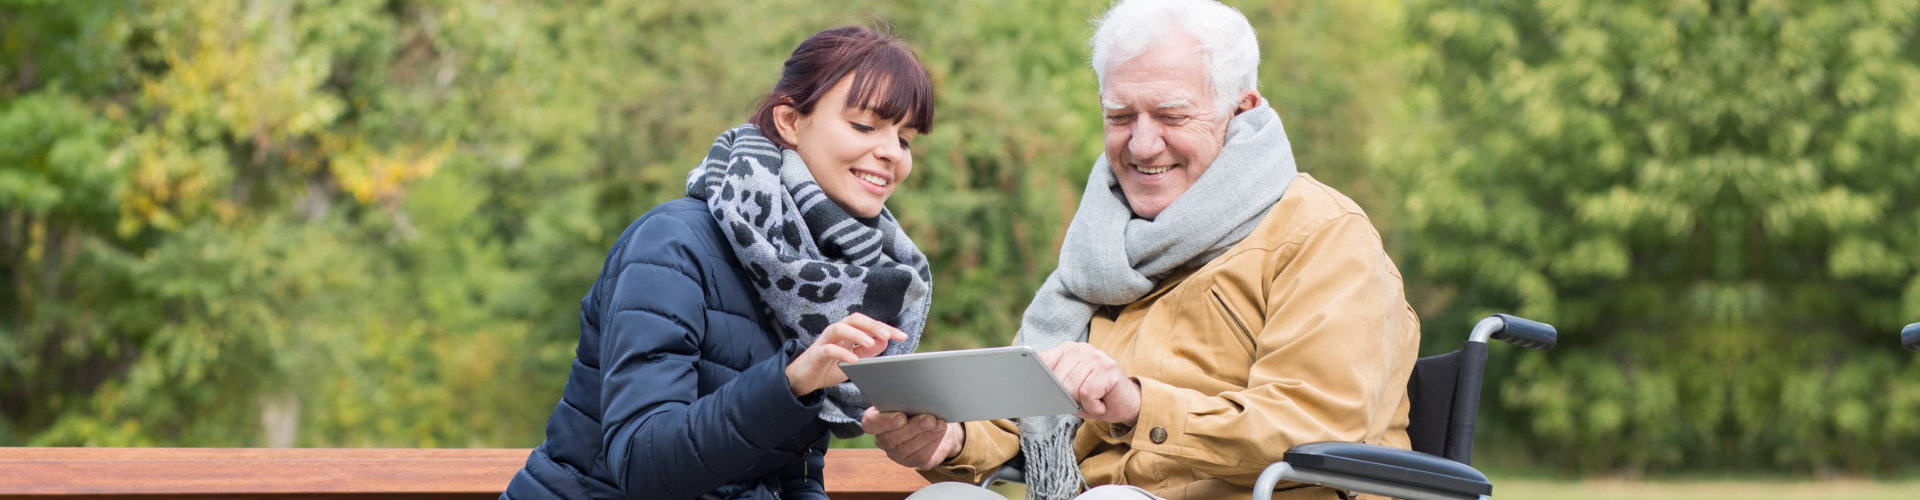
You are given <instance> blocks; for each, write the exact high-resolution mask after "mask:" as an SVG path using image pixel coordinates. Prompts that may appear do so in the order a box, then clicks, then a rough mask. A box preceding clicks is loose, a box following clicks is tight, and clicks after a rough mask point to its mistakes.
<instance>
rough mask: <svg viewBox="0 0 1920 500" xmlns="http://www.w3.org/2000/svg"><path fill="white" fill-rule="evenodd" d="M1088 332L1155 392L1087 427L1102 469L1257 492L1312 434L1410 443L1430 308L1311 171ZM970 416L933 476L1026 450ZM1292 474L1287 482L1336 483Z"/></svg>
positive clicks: (1119, 479) (1084, 435) (954, 477)
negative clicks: (1237, 235)
mask: <svg viewBox="0 0 1920 500" xmlns="http://www.w3.org/2000/svg"><path fill="white" fill-rule="evenodd" d="M1116 309H1117V310H1116ZM1088 341H1089V343H1091V344H1093V346H1094V347H1097V348H1099V349H1100V350H1101V351H1103V352H1105V353H1107V354H1108V355H1110V356H1113V358H1114V359H1115V360H1116V361H1118V362H1119V363H1120V366H1121V368H1122V369H1124V370H1126V372H1127V373H1128V374H1129V375H1131V376H1133V377H1134V378H1135V379H1137V380H1139V382H1140V388H1141V390H1142V392H1143V394H1142V403H1141V409H1140V420H1139V422H1138V424H1137V425H1136V426H1135V427H1134V428H1133V429H1125V428H1122V427H1123V426H1119V425H1109V424H1107V423H1105V422H1095V421H1089V422H1087V423H1086V424H1085V425H1082V426H1081V427H1080V432H1079V434H1078V435H1077V436H1075V440H1074V451H1076V452H1077V453H1078V456H1080V457H1083V458H1082V459H1081V461H1080V470H1081V472H1082V473H1083V474H1084V475H1085V476H1086V480H1087V483H1088V484H1091V485H1095V486H1098V485H1102V484H1130V485H1134V486H1139V487H1141V488H1145V489H1147V490H1149V491H1152V492H1153V493H1154V494H1156V495H1159V496H1161V497H1165V498H1168V499H1172V500H1182V499H1208V500H1211V499H1222V498H1229V499H1231V498H1249V497H1250V496H1251V495H1252V491H1251V490H1252V488H1253V482H1254V479H1255V478H1257V477H1259V475H1260V471H1261V469H1263V468H1265V467H1266V466H1267V465H1268V464H1270V463H1272V462H1274V461H1277V460H1280V458H1281V455H1282V454H1283V453H1285V452H1286V450H1287V448H1289V447H1292V446H1293V445H1296V444H1301V443H1311V442H1316V441H1359V442H1367V443H1375V444H1385V445H1389V446H1397V447H1401V448H1406V447H1408V446H1409V441H1408V440H1407V432H1406V429H1407V405H1408V401H1407V377H1408V376H1409V375H1410V374H1411V372H1412V370H1413V362H1414V359H1415V357H1416V356H1417V353H1418V350H1419V344H1420V325H1419V318H1418V317H1416V316H1415V315H1414V313H1413V309H1412V308H1411V307H1409V306H1408V305H1407V300H1406V295H1405V291H1404V289H1403V287H1402V285H1401V281H1400V271H1399V269H1397V268H1395V267H1394V265H1393V262H1392V260H1390V259H1389V258H1388V257H1387V254H1386V251H1385V250H1384V249H1383V248H1382V247H1381V243H1380V234H1379V232H1377V231H1375V230H1374V228H1373V225H1372V223H1371V222H1370V221H1369V220H1368V219H1367V215H1366V213H1365V212H1363V211H1361V210H1360V207H1359V206H1358V205H1355V204H1354V203H1353V200H1350V199H1348V198H1347V197H1346V196H1343V195H1341V194H1340V193H1339V192H1337V191H1334V190H1333V188H1330V187H1327V186H1326V185H1325V184H1321V183H1320V182H1319V181H1316V180H1314V179H1313V177H1311V176H1308V175H1306V174H1301V175H1300V176H1299V177H1298V178H1297V179H1295V180H1294V182H1293V184H1292V185H1291V186H1290V187H1288V188H1287V192H1286V195H1285V196H1283V197H1281V199H1280V202H1279V203H1278V204H1276V205H1274V208H1273V210H1272V211H1271V212H1269V213H1268V214H1267V217H1266V219H1265V220H1263V221H1261V222H1260V225H1259V227H1258V228H1256V229H1255V230H1254V231H1253V233H1252V234H1250V235H1248V236H1247V238H1246V239H1244V240H1242V241H1241V242H1240V243H1239V244H1238V245H1235V246H1234V247H1233V248H1232V249H1229V250H1228V251H1227V253H1225V254H1223V255H1221V256H1220V257H1219V258H1216V259H1214V260H1213V261H1212V262H1208V263H1207V264H1206V265H1205V266H1202V267H1200V268H1199V269H1197V270H1193V271H1191V272H1189V273H1185V274H1184V275H1175V276H1172V277H1169V278H1167V279H1166V280H1164V281H1162V282H1161V283H1160V284H1159V286H1158V288H1157V289H1155V290H1154V291H1153V292H1151V293H1149V294H1147V296H1146V297H1143V298H1141V299H1140V300H1138V301H1135V302H1134V303H1132V304H1129V305H1127V306H1125V307H1120V308H1112V307H1109V308H1104V309H1101V310H1100V311H1099V312H1097V313H1096V314H1095V315H1094V317H1093V322H1092V325H1091V329H1090V331H1089V339H1088ZM965 429H966V441H965V444H964V445H963V446H962V448H961V451H960V454H959V456H956V457H954V459H953V460H950V461H948V462H947V463H945V464H942V466H940V467H938V468H935V469H934V470H932V471H928V472H925V473H923V474H924V475H925V476H927V478H928V479H929V480H933V481H970V482H976V481H978V480H979V479H980V478H982V477H984V476H983V474H988V473H992V472H993V470H994V469H995V468H996V467H998V466H999V464H1001V463H1004V462H1006V461H1007V460H1008V459H1009V458H1011V457H1012V456H1013V455H1014V453H1016V452H1017V451H1019V447H1020V445H1019V438H1018V436H1017V434H1016V433H1017V432H1018V431H1017V429H1016V428H1015V427H1014V426H1013V424H1012V423H1011V422H1007V421H994V422H970V423H967V424H965ZM1280 489H1282V490H1284V491H1281V492H1280V493H1278V494H1276V495H1274V497H1275V498H1327V499H1331V498H1336V495H1335V493H1334V492H1333V491H1332V490H1330V489H1327V488H1317V487H1315V488H1306V487H1302V485H1300V484H1298V483H1292V484H1288V483H1282V484H1281V486H1280Z"/></svg>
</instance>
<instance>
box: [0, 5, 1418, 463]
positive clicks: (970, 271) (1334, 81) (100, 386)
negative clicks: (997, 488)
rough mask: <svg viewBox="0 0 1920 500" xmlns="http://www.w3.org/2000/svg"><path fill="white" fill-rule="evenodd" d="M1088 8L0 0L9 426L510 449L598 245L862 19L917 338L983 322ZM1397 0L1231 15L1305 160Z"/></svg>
mask: <svg viewBox="0 0 1920 500" xmlns="http://www.w3.org/2000/svg"><path fill="white" fill-rule="evenodd" d="M1105 3H1106V2H1104V1H1101V0H1081V1H1071V2H986V1H976V2H944V1H899V2H880V1H873V2H855V3H853V4H849V5H838V6H835V7H834V8H822V6H821V5H820V4H817V3H813V2H801V1H795V0H773V1H766V2H755V3H753V4H752V5H751V6H750V7H746V6H742V5H733V4H732V3H731V2H711V1H684V0H666V1H660V0H634V1H612V2H601V3H594V4H580V3H571V2H569V3H562V4H558V5H535V4H529V3H526V2H507V1H482V2H448V3H415V2H384V1H346V2H333V1H268V2H236V1H225V0H217V1H208V2H150V3H110V2H19V1H9V2H0V28H4V29H0V33H3V34H0V135H4V136H5V137H7V138H8V140H7V141H4V143H0V262H4V264H3V265H4V266H5V267H4V268H0V273H3V274H4V275H5V278H6V281H7V282H8V283H9V285H10V286H9V287H8V288H7V289H6V291H5V292H4V293H5V294H6V295H5V298H6V300H5V301H4V303H0V316H4V317H5V318H7V319H6V320H4V321H0V381H5V383H4V384H0V444H7V443H11V444H36V445H74V444H89V445H194V446H210V445H228V446H232V445H263V444H281V445H285V444H293V445H303V446H531V445H533V444H535V443H537V442H538V440H539V439H540V437H541V432H542V429H543V422H544V419H545V418H546V416H547V414H548V412H549V411H550V410H551V405H552V402H553V400H554V398H557V397H558V391H559V389H560V387H561V385H562V383H563V382H564V380H565V376H566V370H567V366H568V362H569V361H570V359H571V356H572V348H573V345H574V342H575V341H576V340H577V338H578V335H579V330H578V328H579V326H578V307H579V306H578V298H579V297H581V296H582V295H584V293H585V292H586V289H587V287H588V286H589V285H590V284H591V283H592V279H593V277H594V275H595V274H596V273H597V272H598V271H599V265H600V263H601V262H602V260H603V259H604V256H605V252H606V250H607V248H608V246H609V245H611V243H612V240H613V239H614V238H615V237H616V236H617V235H618V234H619V232H620V231H621V229H623V228H624V227H625V226H626V224H627V223H629V222H631V221H632V220H633V219H634V218H635V217H637V216H639V215H640V214H641V213H644V212H645V211H646V210H647V209H649V208H651V207H652V206H654V205H656V204H659V203H661V202H665V201H667V200H670V199H673V198H676V197H678V196H680V195H681V193H682V191H683V183H684V180H685V176H686V172H687V171H688V170H689V169H690V168H692V167H693V166H694V165H695V164H696V162H697V161H698V160H699V159H700V157H701V155H703V154H704V153H705V151H706V147H707V145H708V144H710V143H711V141H712V140H713V137H714V136H715V135H717V134H718V133H719V132H721V131H723V130H725V129H726V128H729V127H731V126H733V125H736V124H738V123H741V122H743V121H744V120H745V118H746V115H747V113H748V112H749V111H750V110H751V109H752V107H753V105H754V104H755V101H756V99H758V98H759V97H760V96H761V94H762V93H763V92H765V91H766V90H767V88H769V87H770V86H771V85H772V83H773V80H774V79H775V78H776V77H777V75H778V71H779V65H780V63H781V61H783V60H784V59H785V58H786V57H787V55H788V53H789V52H791V50H792V49H793V46H794V45H795V44H797V43H798V42H799V41H800V40H801V39H803V38H805V37H806V36H807V35H810V34H812V33H813V32H815V31H818V30H821V29H825V28H828V27H832V26H835V25H840V24H847V23H855V22H868V21H870V20H873V19H876V18H877V19H883V20H885V21H887V22H889V23H891V24H892V25H893V26H894V29H895V31H896V32H898V33H899V34H900V35H902V36H903V37H905V38H906V39H908V40H909V41H910V42H912V43H914V44H915V46H916V47H918V49H919V52H920V54H921V56H922V58H923V59H924V61H925V62H926V64H927V65H928V66H929V68H930V69H931V71H932V72H933V76H934V79H935V81H936V98H937V99H938V112H937V118H938V121H937V123H936V126H935V129H934V130H935V131H934V133H933V134H931V135H929V136H926V137H924V138H922V139H921V140H919V141H916V142H915V153H916V157H917V160H918V161H917V167H918V168H916V169H915V175H914V176H913V177H911V178H909V179H908V180H907V183H906V186H905V188H904V189H903V191H902V192H901V193H900V194H899V195H898V196H896V197H895V199H894V200H893V202H892V204H891V205H892V207H893V209H894V210H895V212H896V213H897V214H898V215H899V217H900V218H901V220H902V222H903V224H904V225H905V226H906V228H907V230H908V232H909V234H911V235H913V237H914V238H915V240H916V241H917V242H918V243H919V244H920V245H921V246H922V248H923V249H925V250H927V251H928V253H929V254H930V256H931V258H932V259H933V266H934V270H935V283H936V284H937V285H936V294H935V295H936V297H937V298H938V300H936V301H935V306H934V311H933V315H934V318H933V321H932V324H931V326H930V328H929V330H928V333H927V336H926V340H925V345H926V346H927V348H928V349H949V348H957V347H973V346H981V345H998V344H1004V343H1006V342H1008V341H1009V340H1010V339H1011V337H1012V335H1013V332H1014V331H1015V329H1016V328H1017V325H1018V322H1019V317H1020V314H1021V312H1022V311H1023V310H1024V309H1025V307H1026V302H1027V300H1028V299H1029V298H1030V297H1031V295H1032V293H1033V290H1034V288H1036V287H1038V286H1039V284H1040V281H1041V280H1042V278H1044V277H1045V276H1046V274H1047V273H1048V272H1050V271H1051V270H1052V268H1053V265H1054V262H1053V259H1054V255H1055V252H1056V247H1057V245H1058V241H1059V239H1060V235H1061V233H1062V231H1063V230H1064V226H1065V224H1066V221H1067V219H1068V218H1069V217H1070V216H1071V214H1072V211H1073V208H1074V205H1075V203H1076V202H1077V200H1078V197H1079V195H1080V192H1081V189H1082V183H1083V181H1084V179H1085V178H1086V175H1087V169H1088V168H1089V167H1090V166H1091V164H1092V161H1093V158H1094V157H1095V156H1096V155H1097V154H1099V147H1100V146H1099V144H1100V143H1099V135H1100V121H1099V111H1098V110H1097V104H1096V99H1095V98H1094V95H1095V91H1096V89H1095V88H1094V83H1093V79H1092V72H1091V71H1089V70H1088V68H1086V63H1085V61H1086V40H1087V38H1088V37H1089V36H1090V35H1091V27H1090V25H1089V24H1088V19H1089V18H1091V17H1093V16H1096V15H1098V14H1099V13H1100V12H1101V10H1102V9H1103V8H1104V7H1105ZM1392 5H1393V4H1392V3H1390V2H1368V3H1356V2H1315V3H1310V4H1290V5H1285V6H1279V7H1275V8H1272V9H1268V8H1250V9H1249V11H1248V13H1249V15H1250V16H1251V17H1252V18H1253V19H1254V21H1255V23H1256V24H1258V25H1259V26H1260V28H1261V30H1262V31H1263V32H1266V33H1272V34H1273V35H1271V36H1269V37H1267V38H1265V39H1264V40H1263V43H1265V44H1266V49H1267V54H1268V61H1269V63H1270V64H1268V65H1267V69H1266V71H1264V72H1263V76H1264V77H1265V78H1266V81H1267V82H1270V83H1269V84H1268V85H1269V88H1286V89H1288V90H1287V91H1285V92H1275V93H1274V95H1273V96H1272V97H1273V98H1274V99H1273V100H1274V102H1275V104H1276V105H1277V106H1280V107H1281V109H1282V110H1283V112H1286V113H1288V114H1289V123H1290V124H1291V125H1293V126H1294V128H1295V132H1294V139H1295V143H1296V144H1303V145H1304V144H1310V145H1312V146H1311V147H1303V148H1302V149H1303V150H1302V151H1301V152H1300V155H1301V157H1302V159H1303V161H1307V162H1311V163H1313V164H1317V165H1324V168H1322V169H1321V170H1323V171H1325V172H1327V174H1326V175H1325V176H1326V177H1333V178H1340V179H1357V178H1359V177H1360V175H1358V174H1359V173H1360V172H1361V168H1360V167H1361V161H1362V158H1363V157H1364V154H1363V151H1362V149H1361V145H1362V144H1363V140H1362V137H1364V135H1363V130H1364V128H1365V126H1366V124H1367V123H1368V120H1369V119H1370V116H1372V115H1373V114H1377V113H1371V112H1367V111H1366V110H1367V109H1370V108H1367V107H1366V106H1365V105H1364V103H1363V102H1361V101H1362V100H1363V99H1370V98H1379V97H1382V96H1386V95H1390V92H1391V91H1392V87H1374V88H1371V89H1370V88H1367V86H1365V85H1360V84H1359V83H1360V82H1363V81H1366V80H1368V79H1370V78H1373V77H1376V76H1378V75H1380V74H1384V73H1385V71H1386V67H1385V66H1384V65H1383V64H1381V63H1380V61H1382V60H1383V58H1382V57H1380V54H1384V53H1386V52H1387V51H1388V50H1389V49H1390V48H1391V46H1390V45H1389V44H1386V43H1383V42H1381V41H1378V40H1376V37H1368V36H1366V33H1368V32H1369V31H1378V30H1384V29H1387V28H1389V27H1390V26H1391V24H1390V23H1386V22H1381V21H1376V20H1374V19H1375V18H1377V17H1378V14H1380V13H1381V12H1389V13H1390V12H1391V10H1392ZM1389 18H1390V17H1389ZM1348 26H1363V27H1368V29H1363V30H1357V31H1349V30H1345V29H1343V28H1345V27H1348ZM1322 66H1331V67H1337V68H1338V69H1337V70H1336V71H1321V70H1306V69H1304V68H1314V67H1322ZM1296 87H1297V88H1296Z"/></svg>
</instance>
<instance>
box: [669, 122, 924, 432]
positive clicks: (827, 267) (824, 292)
mask: <svg viewBox="0 0 1920 500" xmlns="http://www.w3.org/2000/svg"><path fill="white" fill-rule="evenodd" d="M687 196H691V197H693V198H697V199H700V200H703V201H706V202H707V208H708V210H709V211H711V212H712V213H713V218H714V220H717V221H719V222H720V226H721V228H722V229H724V231H725V232H726V234H727V236H728V238H727V243H729V244H731V245H732V246H733V254H734V256H736V257H738V258H739V259H740V265H741V266H743V267H745V268H746V271H747V272H746V274H747V276H748V277H749V278H750V279H751V280H753V285H754V287H755V288H757V289H759V291H760V303H761V305H762V306H763V307H764V308H765V311H766V312H767V314H768V317H770V318H773V319H774V322H775V323H777V324H776V325H774V326H775V327H776V328H778V329H779V330H780V331H779V334H780V337H781V338H784V339H800V341H801V342H803V343H805V344H807V345H812V344H813V339H814V338H816V337H819V336H820V332H821V330H824V329H826V327H827V325H830V324H833V323H834V322H836V321H839V320H840V319H841V318H844V317H846V316H848V315H850V314H853V313H861V314H865V315H867V316H871V317H873V318H874V319H877V320H880V321H881V322H884V323H887V324H889V325H893V326H895V327H897V328H899V329H901V330H902V331H905V332H907V340H906V341H904V342H890V343H888V345H887V349H886V351H885V352H884V353H882V354H881V355H882V356H888V355H893V354H905V353H910V352H913V350H914V348H915V347H916V346H918V345H919V343H920V332H921V330H922V329H924V328H925V327H926V324H927V308H928V305H929V304H931V303H932V296H933V293H932V292H933V272H932V271H931V270H929V269H928V267H927V257H926V256H925V255H922V254H921V253H920V250H919V249H918V248H916V247H914V245H913V241H912V240H909V239H907V233H905V232H903V231H901V230H900V224H899V223H897V222H896V221H895V220H894V218H893V213H892V212H889V211H887V210H886V209H885V208H882V209H881V210H880V215H879V216H877V217H873V218H871V219H858V218H855V217H853V216H852V215H849V214H847V212H846V210H844V209H841V208H840V206H839V205H836V204H834V203H833V201H832V200H828V199H827V195H826V193H825V192H823V191H821V190H820V186H819V185H818V184H815V183H814V180H813V174H812V173H811V172H809V171H807V165H806V164H805V163H803V162H801V161H800V155H799V154H798V153H795V152H793V151H792V150H782V149H780V148H779V147H777V146H774V145H773V142H772V141H769V140H767V138H766V136H764V135H761V133H760V129H758V128H756V127H754V126H753V125H741V126H739V127H737V128H734V129H733V130H728V131H726V132H725V133H722V134H720V137H719V138H718V139H715V140H714V141H713V148H712V149H710V150H708V152H707V158H706V159H705V160H703V161H701V162H700V166H698V167H694V169H693V172H691V173H688V174H687ZM826 398H827V403H828V404H825V405H822V406H821V408H820V420H823V421H825V422H827V424H828V427H829V428H830V429H832V430H833V434H834V435H836V436H839V437H841V438H850V437H854V436H858V435H860V421H859V416H860V412H862V411H866V409H867V407H868V406H871V404H870V403H868V402H867V398H866V397H865V396H863V395H861V394H860V390H859V389H856V388H854V386H853V384H851V383H842V384H840V385H837V386H833V387H828V388H826Z"/></svg>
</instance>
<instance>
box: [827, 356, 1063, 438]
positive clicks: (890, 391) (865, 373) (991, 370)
mask: <svg viewBox="0 0 1920 500" xmlns="http://www.w3.org/2000/svg"><path fill="white" fill-rule="evenodd" d="M840 368H841V370H842V371H844V372H846V374H847V376H848V377H849V378H850V379H852V380H853V384H854V385H855V386H857V387H859V388H860V392H862V393H864V394H866V396H867V399H868V400H869V401H871V402H873V405H874V407H875V408H879V409H880V411H889V412H892V411H903V412H906V413H908V414H921V413H929V414H932V415H934V416H936V417H940V419H941V420H946V421H948V422H972V421H978V420H995V419H1003V418H1019V417H1033V416H1045V415H1062V414H1068V415H1070V414H1073V413H1077V412H1079V411H1080V406H1079V403H1078V402H1076V401H1074V399H1073V396H1072V395H1070V394H1068V393H1067V389H1066V387H1064V386H1062V385H1061V384H1060V381H1059V379H1056V378H1054V376H1053V372H1051V371H1049V370H1047V365H1046V363H1044V362H1042V361H1041V360H1040V354H1039V353H1038V352H1036V351H1034V350H1033V348H1032V347H1028V346H1012V347H989V348H982V349H961V350H954V351H936V352H923V353H913V354H902V355H896V356H886V357H879V358H868V359H863V360H860V362H859V363H854V364H847V363H841V364H840Z"/></svg>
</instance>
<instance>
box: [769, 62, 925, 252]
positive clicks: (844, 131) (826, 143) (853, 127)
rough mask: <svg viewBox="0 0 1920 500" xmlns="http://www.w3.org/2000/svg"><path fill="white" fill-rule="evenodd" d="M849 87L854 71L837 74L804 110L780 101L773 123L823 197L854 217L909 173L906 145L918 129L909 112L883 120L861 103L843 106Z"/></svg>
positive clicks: (881, 202)
mask: <svg viewBox="0 0 1920 500" xmlns="http://www.w3.org/2000/svg"><path fill="white" fill-rule="evenodd" d="M852 87H853V77H852V76H851V75H849V76H846V77H842V78H841V79H840V81H839V82H838V83H835V84H834V85H833V88H832V89H830V90H828V91H827V94H826V95H825V96H821V98H820V101H819V102H817V103H815V104H814V106H813V112H812V113H809V114H805V115H802V114H800V113H799V112H798V111H796V110H795V109H794V108H793V107H792V106H784V105H783V106H780V107H779V108H777V109H775V110H774V125H775V126H777V127H779V128H780V137H782V138H784V139H786V140H787V142H788V143H790V144H793V149H794V151H795V152H797V153H799V154H800V159H801V160H804V161H806V162H807V170H808V171H809V172H811V173H813V180H814V182H815V183H818V184H819V185H820V190H821V191H825V192H826V193H827V199H830V200H833V203H834V204H836V205H840V208H842V209H845V210H846V211H847V213H849V214H852V215H853V216H855V217H873V216H877V215H880V210H881V209H882V208H884V207H885V205H886V202H887V197H888V196H889V195H892V194H893V189H894V188H895V187H897V186H899V185H900V182H901V181H904V180H906V179H907V174H910V173H913V153H912V151H909V150H908V149H907V148H908V144H909V143H911V142H913V138H914V135H915V134H917V133H918V131H916V130H914V129H913V128H912V127H908V126H907V125H906V124H907V123H909V121H910V120H909V119H910V118H912V117H911V116H901V117H900V119H899V120H897V121H895V120H887V119H883V118H881V117H880V115H879V114H877V113H874V112H873V111H870V110H868V109H866V108H864V107H848V106H847V93H848V92H850V89H851V88H852ZM882 94H883V93H882Z"/></svg>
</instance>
